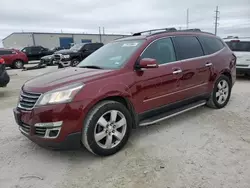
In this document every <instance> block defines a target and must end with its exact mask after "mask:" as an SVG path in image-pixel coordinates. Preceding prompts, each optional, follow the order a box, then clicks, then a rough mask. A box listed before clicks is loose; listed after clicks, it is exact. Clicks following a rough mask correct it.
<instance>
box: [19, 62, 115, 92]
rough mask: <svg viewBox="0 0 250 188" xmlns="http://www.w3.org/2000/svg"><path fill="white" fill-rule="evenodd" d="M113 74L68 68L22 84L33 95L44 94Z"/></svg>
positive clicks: (105, 71) (110, 71)
mask: <svg viewBox="0 0 250 188" xmlns="http://www.w3.org/2000/svg"><path fill="white" fill-rule="evenodd" d="M114 72H115V70H104V69H87V68H76V67H72V68H71V67H70V68H66V69H61V70H58V71H56V72H55V71H54V72H50V73H46V74H43V75H41V76H38V77H36V78H33V79H31V80H29V81H27V82H26V83H25V84H24V86H23V89H24V90H25V91H29V92H34V93H45V92H47V91H50V90H53V89H57V88H59V87H63V86H66V85H69V84H71V83H72V84H73V83H77V82H82V83H85V84H86V83H87V82H89V81H93V80H96V79H101V78H103V77H107V76H108V75H112V74H113V73H114Z"/></svg>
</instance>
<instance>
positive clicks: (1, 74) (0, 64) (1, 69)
mask: <svg viewBox="0 0 250 188" xmlns="http://www.w3.org/2000/svg"><path fill="white" fill-rule="evenodd" d="M9 81H10V77H9V75H8V73H7V72H6V70H5V62H4V59H3V58H1V57H0V87H6V86H7V84H8V83H9Z"/></svg>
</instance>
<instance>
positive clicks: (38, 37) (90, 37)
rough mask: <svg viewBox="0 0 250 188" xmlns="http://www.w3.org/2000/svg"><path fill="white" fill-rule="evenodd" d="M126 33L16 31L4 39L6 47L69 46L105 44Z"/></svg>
mask: <svg viewBox="0 0 250 188" xmlns="http://www.w3.org/2000/svg"><path fill="white" fill-rule="evenodd" d="M122 37H126V35H113V34H104V35H103V34H102V35H99V34H75V33H38V32H14V33H12V34H10V35H9V36H7V37H5V38H4V39H3V40H2V43H3V46H4V47H5V48H17V49H22V48H23V47H26V46H43V47H45V48H53V47H59V46H60V47H64V48H68V47H69V46H70V44H72V43H85V42H93V43H95V42H102V43H104V44H106V43H108V42H110V41H112V40H115V39H117V38H122Z"/></svg>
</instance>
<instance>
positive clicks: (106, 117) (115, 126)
mask: <svg viewBox="0 0 250 188" xmlns="http://www.w3.org/2000/svg"><path fill="white" fill-rule="evenodd" d="M126 130H127V121H126V118H125V116H124V115H123V113H121V112H120V111H118V110H110V111H108V112H106V113H104V114H103V115H102V116H101V117H100V118H99V119H98V121H97V123H96V125H95V130H94V131H95V132H94V138H95V141H96V143H97V144H98V146H100V147H101V148H103V149H112V148H114V147H116V146H117V145H118V144H119V143H120V142H121V141H122V140H123V138H124V136H125V133H126Z"/></svg>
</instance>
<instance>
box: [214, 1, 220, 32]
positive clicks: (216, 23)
mask: <svg viewBox="0 0 250 188" xmlns="http://www.w3.org/2000/svg"><path fill="white" fill-rule="evenodd" d="M219 13H220V11H219V8H218V6H216V10H215V23H214V24H215V27H214V34H215V35H217V29H218V25H219V23H218V19H219Z"/></svg>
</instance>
